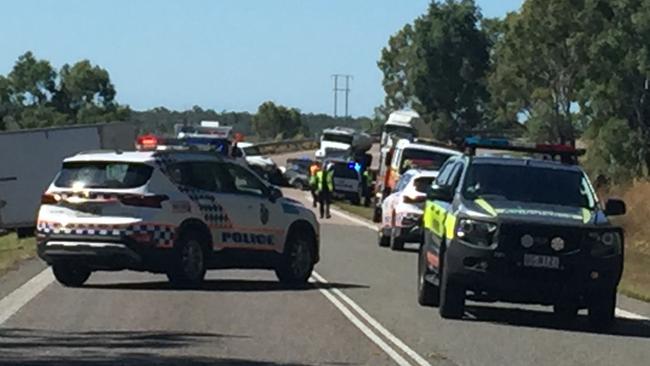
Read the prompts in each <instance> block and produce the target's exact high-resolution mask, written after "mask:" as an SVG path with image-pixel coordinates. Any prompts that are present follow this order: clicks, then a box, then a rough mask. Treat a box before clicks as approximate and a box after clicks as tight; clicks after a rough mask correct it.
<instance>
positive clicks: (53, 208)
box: [37, 149, 319, 287]
mask: <svg viewBox="0 0 650 366" xmlns="http://www.w3.org/2000/svg"><path fill="white" fill-rule="evenodd" d="M37 239H38V254H39V256H40V257H41V258H42V259H43V260H45V261H46V262H47V263H48V264H50V265H51V266H52V268H53V272H54V275H55V277H56V278H57V280H58V281H59V282H61V283H62V284H64V285H66V286H81V285H83V284H84V282H85V281H86V280H87V279H88V278H89V276H90V275H91V273H92V272H93V271H102V270H110V271H114V270H124V269H129V270H136V271H149V272H154V273H166V274H167V276H168V278H169V280H170V281H171V282H172V284H174V285H178V286H183V287H186V286H197V285H199V284H200V283H201V281H202V280H203V278H204V275H205V272H206V270H208V269H220V268H256V269H274V270H275V273H276V274H277V277H278V278H279V280H280V281H282V282H286V283H294V284H300V283H305V282H307V280H308V278H309V276H310V275H311V272H312V270H313V267H314V265H315V264H316V263H317V262H318V261H319V225H318V222H317V221H316V218H315V216H314V215H313V213H312V212H311V211H310V210H308V209H306V208H305V207H304V206H302V204H300V203H299V202H297V201H294V200H291V199H288V198H284V197H282V193H281V192H280V191H279V190H278V189H277V188H275V187H273V186H269V185H267V184H266V183H264V182H263V181H262V180H261V179H260V178H259V177H258V176H257V175H255V174H254V173H253V172H251V171H250V170H249V169H248V168H246V167H244V166H242V165H241V164H239V163H236V162H234V161H233V160H230V159H227V158H224V157H222V156H219V155H218V154H215V153H213V152H200V151H176V150H168V151H160V150H158V149H155V150H152V151H136V152H119V151H118V152H106V151H103V152H87V153H79V154H77V155H75V156H73V157H70V158H68V159H65V160H64V162H63V166H62V168H61V171H60V172H59V173H58V175H57V176H56V178H55V179H54V182H53V183H52V184H51V185H50V187H49V188H48V189H47V191H46V192H45V193H44V194H43V197H42V201H41V207H40V211H39V213H38V223H37Z"/></svg>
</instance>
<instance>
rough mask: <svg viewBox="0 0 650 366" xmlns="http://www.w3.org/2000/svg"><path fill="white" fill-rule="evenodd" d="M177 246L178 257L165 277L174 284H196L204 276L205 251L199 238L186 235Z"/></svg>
mask: <svg viewBox="0 0 650 366" xmlns="http://www.w3.org/2000/svg"><path fill="white" fill-rule="evenodd" d="M179 244H180V245H179V247H178V258H177V261H176V263H175V264H174V266H173V268H171V270H170V271H169V272H167V278H169V281H170V282H171V283H172V284H173V285H175V286H198V285H200V284H201V282H203V278H204V277H205V272H206V266H205V252H204V250H203V246H202V245H201V241H200V239H199V238H196V237H194V235H188V236H187V237H186V238H185V239H182V240H181V241H180V243H179Z"/></svg>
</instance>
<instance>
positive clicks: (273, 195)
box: [269, 187, 282, 202]
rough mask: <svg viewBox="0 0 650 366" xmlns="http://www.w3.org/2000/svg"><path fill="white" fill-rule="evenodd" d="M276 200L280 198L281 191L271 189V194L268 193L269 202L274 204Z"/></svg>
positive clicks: (275, 188)
mask: <svg viewBox="0 0 650 366" xmlns="http://www.w3.org/2000/svg"><path fill="white" fill-rule="evenodd" d="M278 198H282V191H281V190H279V189H278V188H277V187H271V192H269V200H271V202H275V201H277V200H278Z"/></svg>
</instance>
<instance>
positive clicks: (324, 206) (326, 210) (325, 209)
mask: <svg viewBox="0 0 650 366" xmlns="http://www.w3.org/2000/svg"><path fill="white" fill-rule="evenodd" d="M318 201H319V202H320V217H321V218H323V216H326V217H328V218H329V217H330V203H331V201H332V194H331V192H330V191H328V190H322V191H320V192H319V193H318Z"/></svg>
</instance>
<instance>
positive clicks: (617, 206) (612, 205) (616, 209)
mask: <svg viewBox="0 0 650 366" xmlns="http://www.w3.org/2000/svg"><path fill="white" fill-rule="evenodd" d="M626 211H627V208H626V207H625V202H623V200H619V199H614V198H611V199H608V200H607V202H605V215H607V216H620V215H625V212H626Z"/></svg>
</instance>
